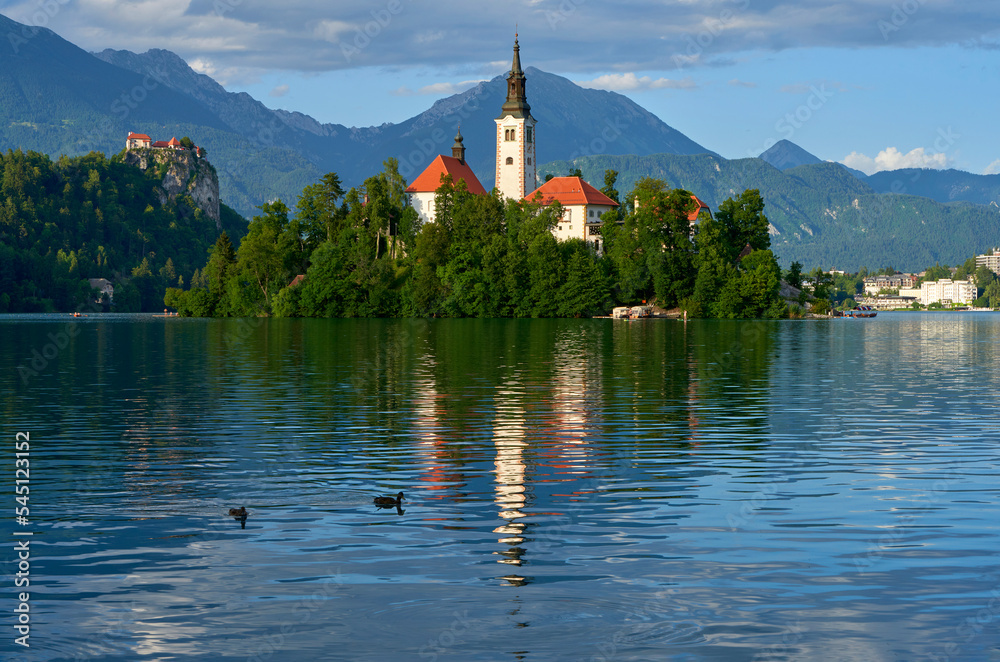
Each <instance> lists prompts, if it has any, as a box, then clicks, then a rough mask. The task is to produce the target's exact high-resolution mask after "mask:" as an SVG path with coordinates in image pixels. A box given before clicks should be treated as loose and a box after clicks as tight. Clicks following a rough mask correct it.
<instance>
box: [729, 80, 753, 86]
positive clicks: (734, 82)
mask: <svg viewBox="0 0 1000 662" xmlns="http://www.w3.org/2000/svg"><path fill="white" fill-rule="evenodd" d="M729 84H730V85H732V86H733V87H757V83H751V82H749V81H745V80H740V79H738V78H734V79H732V80H731V81H729Z"/></svg>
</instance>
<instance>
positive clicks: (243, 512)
mask: <svg viewBox="0 0 1000 662" xmlns="http://www.w3.org/2000/svg"><path fill="white" fill-rule="evenodd" d="M229 514H230V515H232V516H233V517H246V516H247V508H246V506H240V507H239V508H230V509H229Z"/></svg>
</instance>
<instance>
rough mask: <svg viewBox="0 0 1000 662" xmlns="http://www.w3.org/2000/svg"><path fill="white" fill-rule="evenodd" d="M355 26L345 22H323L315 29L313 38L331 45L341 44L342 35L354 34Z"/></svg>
mask: <svg viewBox="0 0 1000 662" xmlns="http://www.w3.org/2000/svg"><path fill="white" fill-rule="evenodd" d="M353 30H354V26H353V25H351V24H350V23H345V22H343V21H331V20H322V21H320V22H319V23H317V24H316V27H315V28H313V36H314V37H316V38H317V39H322V40H323V41H328V42H330V43H331V44H336V43H339V42H340V39H341V35H343V34H345V33H349V32H353Z"/></svg>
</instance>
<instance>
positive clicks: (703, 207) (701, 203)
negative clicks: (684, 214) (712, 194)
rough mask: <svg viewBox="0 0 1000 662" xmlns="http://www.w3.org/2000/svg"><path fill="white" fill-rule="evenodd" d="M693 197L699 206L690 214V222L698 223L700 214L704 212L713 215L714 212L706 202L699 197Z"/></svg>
mask: <svg viewBox="0 0 1000 662" xmlns="http://www.w3.org/2000/svg"><path fill="white" fill-rule="evenodd" d="M691 197H692V198H694V201H695V203H696V204H697V205H698V207H697V208H696V209H695V210H694V211H692V212H691V213H690V214H688V220H689V221H691V222H694V221H697V220H698V214H700V213H701V212H702V210H704V211H707V212H708V213H709V215H711V214H712V210H711V209H710V208H709V206H708V205H707V204H705V202H704V201H703V200H702V199H701V198H699V197H698V196H697V195H692V196H691Z"/></svg>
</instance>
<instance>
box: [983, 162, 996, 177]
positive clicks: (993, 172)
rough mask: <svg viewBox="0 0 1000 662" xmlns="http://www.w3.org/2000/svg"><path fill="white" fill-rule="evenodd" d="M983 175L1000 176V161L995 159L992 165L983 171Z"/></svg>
mask: <svg viewBox="0 0 1000 662" xmlns="http://www.w3.org/2000/svg"><path fill="white" fill-rule="evenodd" d="M983 174H984V175H1000V159H997V160H996V161H994V162H993V163H991V164H989V165H988V166H986V170H983Z"/></svg>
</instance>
